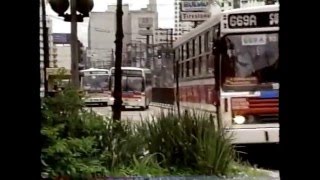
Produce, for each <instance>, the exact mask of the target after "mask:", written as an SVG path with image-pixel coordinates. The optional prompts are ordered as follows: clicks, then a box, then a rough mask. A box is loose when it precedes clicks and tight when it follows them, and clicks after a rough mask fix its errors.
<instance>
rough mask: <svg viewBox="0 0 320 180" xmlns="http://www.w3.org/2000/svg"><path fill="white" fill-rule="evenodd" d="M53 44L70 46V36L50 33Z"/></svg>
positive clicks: (68, 34)
mask: <svg viewBox="0 0 320 180" xmlns="http://www.w3.org/2000/svg"><path fill="white" fill-rule="evenodd" d="M52 38H53V43H54V44H70V43H71V35H70V33H52Z"/></svg>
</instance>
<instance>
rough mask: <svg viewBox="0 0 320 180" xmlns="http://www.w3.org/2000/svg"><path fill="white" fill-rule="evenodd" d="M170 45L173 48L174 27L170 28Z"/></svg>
mask: <svg viewBox="0 0 320 180" xmlns="http://www.w3.org/2000/svg"><path fill="white" fill-rule="evenodd" d="M170 45H171V48H173V28H170Z"/></svg>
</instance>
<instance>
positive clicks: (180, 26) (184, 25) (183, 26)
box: [173, 0, 194, 40]
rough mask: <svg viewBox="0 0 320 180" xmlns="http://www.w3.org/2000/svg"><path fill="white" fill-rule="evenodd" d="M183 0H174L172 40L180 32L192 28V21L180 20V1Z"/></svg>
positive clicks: (178, 35)
mask: <svg viewBox="0 0 320 180" xmlns="http://www.w3.org/2000/svg"><path fill="white" fill-rule="evenodd" d="M181 1H183V0H174V30H173V32H174V40H176V39H178V38H179V37H180V36H181V35H182V34H184V33H186V32H189V31H190V30H192V29H193V27H194V23H193V22H184V21H181V20H180V2H181Z"/></svg>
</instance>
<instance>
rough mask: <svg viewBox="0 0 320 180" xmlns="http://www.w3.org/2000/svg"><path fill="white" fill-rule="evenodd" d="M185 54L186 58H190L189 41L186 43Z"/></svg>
mask: <svg viewBox="0 0 320 180" xmlns="http://www.w3.org/2000/svg"><path fill="white" fill-rule="evenodd" d="M186 54H187V58H186V59H189V58H190V51H189V42H187V44H186Z"/></svg>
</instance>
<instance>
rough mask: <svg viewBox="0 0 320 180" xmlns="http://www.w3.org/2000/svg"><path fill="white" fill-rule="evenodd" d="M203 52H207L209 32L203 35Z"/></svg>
mask: <svg viewBox="0 0 320 180" xmlns="http://www.w3.org/2000/svg"><path fill="white" fill-rule="evenodd" d="M204 51H205V52H208V51H209V31H207V32H206V33H205V35H204Z"/></svg>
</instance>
